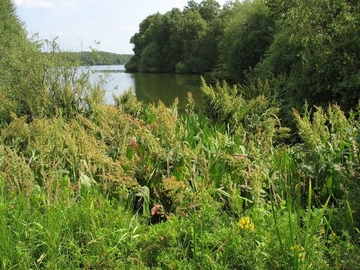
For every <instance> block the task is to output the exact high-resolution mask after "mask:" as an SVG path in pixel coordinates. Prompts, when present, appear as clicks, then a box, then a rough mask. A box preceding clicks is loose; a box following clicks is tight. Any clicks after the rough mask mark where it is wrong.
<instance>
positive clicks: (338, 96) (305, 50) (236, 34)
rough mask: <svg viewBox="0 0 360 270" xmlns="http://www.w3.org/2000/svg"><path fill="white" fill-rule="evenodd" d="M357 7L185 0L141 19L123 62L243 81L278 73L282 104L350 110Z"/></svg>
mask: <svg viewBox="0 0 360 270" xmlns="http://www.w3.org/2000/svg"><path fill="white" fill-rule="evenodd" d="M359 7H360V2H359V1H353V0H346V1H342V0H311V1H306V2H305V1H302V0H294V1H280V0H245V1H241V2H240V1H227V2H226V4H225V5H224V6H223V7H220V5H219V4H218V3H217V2H216V1H214V0H204V1H202V2H200V3H197V2H195V1H188V5H187V6H186V7H184V9H183V10H182V11H181V10H179V9H173V10H171V11H169V12H167V13H165V14H160V13H157V14H153V15H150V16H148V17H147V18H145V19H144V20H143V21H142V22H141V24H140V29H139V32H138V33H136V34H135V35H134V36H133V37H132V38H131V43H133V44H134V53H135V55H134V56H133V57H132V59H131V60H130V62H129V63H128V64H127V65H126V68H127V69H128V70H130V71H140V72H178V73H204V72H209V71H211V72H213V74H214V75H215V76H216V78H218V79H221V80H222V79H226V80H228V81H231V82H235V83H241V84H245V85H250V84H257V81H258V80H259V79H260V80H263V81H265V80H277V81H278V82H277V84H278V86H276V87H277V89H276V91H277V95H278V97H282V98H284V100H283V102H284V103H286V104H288V105H287V106H293V107H299V106H302V104H303V103H304V102H305V101H307V102H308V103H309V104H311V105H323V104H327V103H329V102H336V103H338V104H340V105H341V106H342V108H344V109H345V110H350V109H351V108H354V107H355V106H356V105H357V103H358V99H359V94H358V93H359V86H360V70H359V68H360V55H359V53H358V52H359V51H360V10H359ZM279 80H280V81H281V82H279Z"/></svg>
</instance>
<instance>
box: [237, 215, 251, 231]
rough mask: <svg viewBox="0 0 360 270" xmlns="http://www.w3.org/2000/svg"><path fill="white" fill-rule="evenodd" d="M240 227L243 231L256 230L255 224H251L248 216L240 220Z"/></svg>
mask: <svg viewBox="0 0 360 270" xmlns="http://www.w3.org/2000/svg"><path fill="white" fill-rule="evenodd" d="M238 225H239V227H240V229H242V230H250V231H253V230H255V226H254V224H253V223H252V222H251V220H250V217H248V216H246V217H243V218H241V219H240V220H239V222H238Z"/></svg>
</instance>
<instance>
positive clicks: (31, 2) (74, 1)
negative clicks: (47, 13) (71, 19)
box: [14, 0, 80, 11]
mask: <svg viewBox="0 0 360 270" xmlns="http://www.w3.org/2000/svg"><path fill="white" fill-rule="evenodd" d="M14 3H15V5H16V6H17V7H18V8H26V9H32V8H38V9H59V8H62V9H67V10H70V11H77V10H79V5H80V3H79V1H78V0H58V1H55V0H14Z"/></svg>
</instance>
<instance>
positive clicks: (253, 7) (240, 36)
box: [219, 1, 273, 82]
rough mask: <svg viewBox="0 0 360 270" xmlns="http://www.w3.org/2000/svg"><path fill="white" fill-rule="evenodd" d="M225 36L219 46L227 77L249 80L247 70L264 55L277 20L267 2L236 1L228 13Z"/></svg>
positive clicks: (225, 17)
mask: <svg viewBox="0 0 360 270" xmlns="http://www.w3.org/2000/svg"><path fill="white" fill-rule="evenodd" d="M223 20H224V21H225V22H226V23H225V29H224V36H223V38H222V39H221V42H220V45H219V48H220V55H221V59H222V61H221V63H222V65H223V68H224V69H225V73H226V75H227V78H226V79H230V80H232V81H236V82H243V81H244V80H245V72H246V71H247V70H249V69H252V68H254V67H255V66H256V64H257V63H258V62H259V61H260V60H261V59H262V58H263V56H264V54H265V52H266V50H267V48H268V47H269V45H270V43H271V41H272V33H271V31H270V29H271V27H272V26H273V20H272V19H271V17H270V12H269V9H268V8H267V6H266V5H265V4H264V2H263V1H244V2H242V3H240V2H235V3H234V6H233V8H232V10H231V12H229V13H228V14H225V15H224V18H223Z"/></svg>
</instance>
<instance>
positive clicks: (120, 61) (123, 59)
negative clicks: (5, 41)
mask: <svg viewBox="0 0 360 270" xmlns="http://www.w3.org/2000/svg"><path fill="white" fill-rule="evenodd" d="M61 54H63V55H64V57H66V58H68V59H70V60H71V61H74V62H75V61H80V63H81V64H83V65H90V66H93V65H125V64H126V63H127V62H129V60H130V58H131V57H132V56H133V55H132V54H117V53H111V52H103V51H93V52H61Z"/></svg>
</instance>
